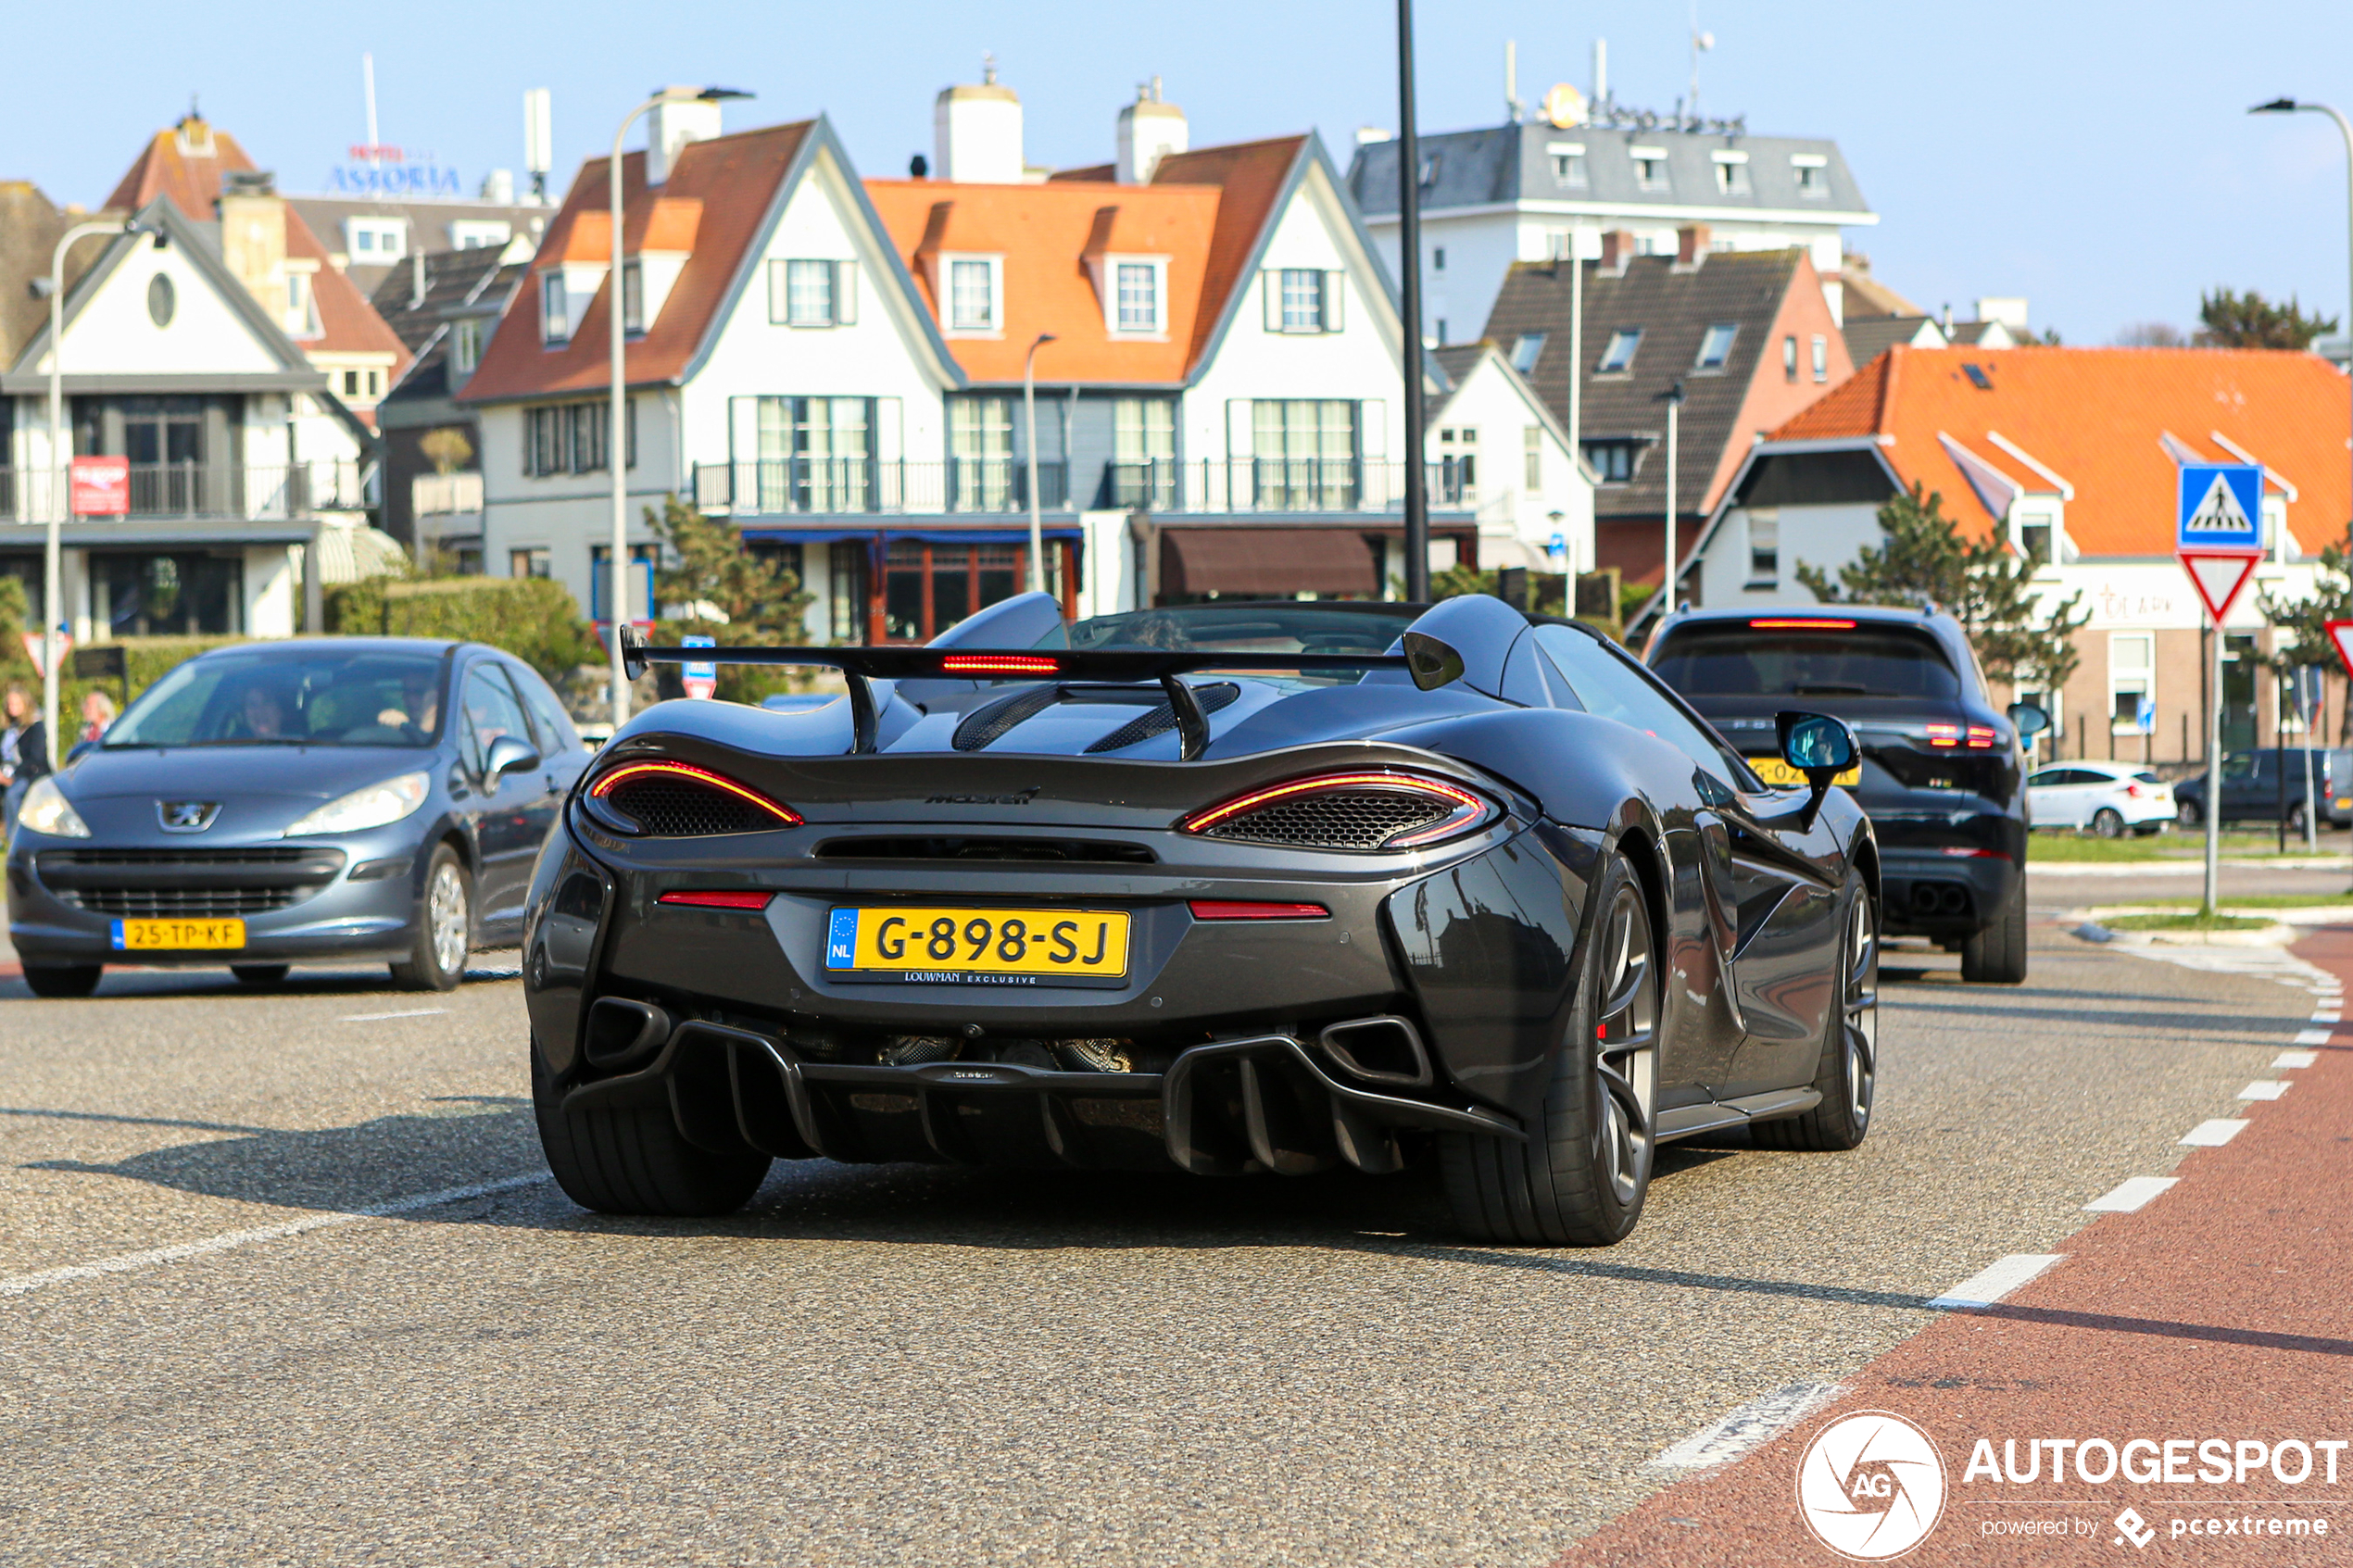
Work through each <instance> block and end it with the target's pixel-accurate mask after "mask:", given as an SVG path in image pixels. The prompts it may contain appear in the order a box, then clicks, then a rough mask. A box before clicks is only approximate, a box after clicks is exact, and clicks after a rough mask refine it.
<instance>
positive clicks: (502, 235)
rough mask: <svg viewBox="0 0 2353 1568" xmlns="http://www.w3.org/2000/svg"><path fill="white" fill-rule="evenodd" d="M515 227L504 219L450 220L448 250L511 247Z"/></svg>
mask: <svg viewBox="0 0 2353 1568" xmlns="http://www.w3.org/2000/svg"><path fill="white" fill-rule="evenodd" d="M514 238H515V226H514V225H513V224H511V223H510V222H508V221H506V220H504V219H490V218H458V219H453V220H450V224H449V248H450V249H452V250H485V249H488V248H489V247H490V246H492V245H499V246H505V245H512V244H513V243H514Z"/></svg>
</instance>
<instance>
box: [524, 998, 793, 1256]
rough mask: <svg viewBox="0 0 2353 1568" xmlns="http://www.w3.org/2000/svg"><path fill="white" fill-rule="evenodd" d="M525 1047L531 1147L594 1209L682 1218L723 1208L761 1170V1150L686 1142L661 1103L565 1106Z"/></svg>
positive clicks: (741, 1200)
mask: <svg viewBox="0 0 2353 1568" xmlns="http://www.w3.org/2000/svg"><path fill="white" fill-rule="evenodd" d="M562 1099H563V1096H562V1094H561V1093H560V1091H559V1090H558V1089H557V1087H556V1085H555V1082H554V1080H553V1079H552V1078H550V1077H549V1076H548V1073H547V1066H546V1064H545V1063H543V1062H542V1061H541V1060H539V1047H538V1043H537V1042H536V1041H535V1042H533V1044H532V1047H531V1103H532V1108H533V1110H535V1112H536V1113H537V1115H538V1120H539V1146H540V1148H542V1149H543V1150H544V1151H545V1152H546V1154H547V1169H548V1170H550V1171H552V1172H554V1173H555V1176H556V1185H558V1186H560V1187H561V1188H563V1189H564V1196H566V1197H567V1198H571V1199H572V1200H573V1202H574V1203H577V1204H579V1205H580V1206H581V1207H582V1208H583V1209H593V1210H597V1211H598V1213H601V1214H655V1215H664V1216H671V1217H678V1218H684V1217H688V1216H697V1215H700V1216H708V1215H712V1214H731V1213H733V1212H735V1211H736V1210H738V1209H740V1208H742V1207H743V1206H744V1204H745V1203H747V1202H748V1201H749V1200H750V1198H751V1195H752V1194H753V1193H755V1192H758V1191H759V1190H760V1184H761V1182H762V1181H764V1180H765V1179H766V1178H767V1175H768V1164H769V1160H768V1156H766V1155H764V1154H761V1153H758V1152H756V1151H753V1150H749V1149H747V1150H745V1151H743V1152H740V1153H736V1154H713V1153H711V1151H710V1150H709V1149H707V1148H698V1147H697V1146H696V1145H694V1144H691V1143H688V1142H687V1141H686V1137H685V1136H684V1135H681V1134H680V1132H679V1131H678V1123H676V1122H674V1121H673V1120H672V1119H671V1115H670V1110H669V1108H668V1107H666V1106H626V1107H603V1108H599V1109H598V1110H573V1111H567V1110H564V1109H563V1107H562Z"/></svg>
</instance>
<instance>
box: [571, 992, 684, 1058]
mask: <svg viewBox="0 0 2353 1568" xmlns="http://www.w3.org/2000/svg"><path fill="white" fill-rule="evenodd" d="M670 1030H671V1022H670V1015H669V1014H668V1013H666V1012H664V1011H662V1010H661V1009H660V1008H658V1007H655V1006H654V1005H653V1004H652V1003H650V1002H634V1001H631V1000H629V999H628V998H627V997H598V998H597V999H596V1000H595V1001H594V1002H592V1003H590V1004H589V1008H588V1031H587V1039H586V1041H585V1043H584V1047H583V1054H585V1056H586V1057H587V1059H588V1064H589V1065H590V1066H591V1067H601V1068H608V1069H610V1068H622V1067H635V1066H636V1065H638V1064H639V1063H640V1062H643V1061H645V1060H648V1059H649V1058H651V1057H652V1056H653V1054H654V1053H655V1052H656V1051H659V1050H661V1047H662V1044H663V1042H664V1041H666V1040H668V1039H669V1038H670Z"/></svg>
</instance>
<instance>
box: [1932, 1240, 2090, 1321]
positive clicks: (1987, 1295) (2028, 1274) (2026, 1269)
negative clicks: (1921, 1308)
mask: <svg viewBox="0 0 2353 1568" xmlns="http://www.w3.org/2000/svg"><path fill="white" fill-rule="evenodd" d="M2066 1257H2067V1254H2066V1253H2064V1252H2013V1253H2011V1254H2010V1255H2009V1256H2008V1257H2007V1258H2005V1259H2003V1260H2002V1261H2000V1262H1998V1263H1995V1264H1994V1266H1993V1267H1992V1268H1990V1269H1986V1270H1984V1271H1982V1273H1974V1274H1971V1275H1969V1278H1967V1279H1965V1280H1963V1281H1961V1283H1960V1284H1958V1285H1957V1286H1953V1288H1952V1289H1950V1290H1948V1291H1946V1292H1945V1293H1944V1295H1942V1296H1938V1297H1934V1298H1931V1300H1930V1301H1929V1303H1928V1304H1929V1305H1930V1306H1931V1307H1944V1308H1947V1309H1951V1310H1954V1311H1968V1310H1969V1309H1970V1308H1972V1307H1990V1306H1992V1305H1993V1304H1994V1302H1996V1301H1999V1300H2000V1299H2001V1298H2003V1297H2005V1296H2007V1295H2008V1294H2009V1293H2010V1292H2011V1291H2013V1290H2016V1289H2017V1288H2018V1287H2019V1286H2021V1285H2024V1284H2025V1283H2026V1282H2027V1281H2028V1280H2031V1279H2032V1278H2033V1277H2034V1276H2035V1275H2036V1274H2039V1273H2042V1272H2043V1271H2044V1270H2045V1269H2047V1268H2049V1267H2050V1266H2051V1265H2052V1264H2054V1263H2057V1262H2061V1261H2065V1259H2066Z"/></svg>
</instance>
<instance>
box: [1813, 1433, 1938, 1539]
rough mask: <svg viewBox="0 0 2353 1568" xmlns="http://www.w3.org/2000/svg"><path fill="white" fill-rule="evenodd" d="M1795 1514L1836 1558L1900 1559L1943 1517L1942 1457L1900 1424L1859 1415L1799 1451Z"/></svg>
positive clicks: (1928, 1442) (1920, 1435) (1923, 1437)
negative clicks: (1803, 1450)
mask: <svg viewBox="0 0 2353 1568" xmlns="http://www.w3.org/2000/svg"><path fill="white" fill-rule="evenodd" d="M1797 1511H1798V1514H1799V1516H1800V1517H1801V1518H1803V1519H1804V1520H1805V1521H1806V1528H1807V1529H1808V1530H1811V1531H1812V1532H1813V1533H1814V1538H1815V1539H1816V1540H1818V1541H1820V1542H1821V1543H1822V1544H1823V1545H1824V1546H1826V1547H1828V1548H1830V1549H1831V1550H1832V1551H1834V1552H1837V1553H1838V1554H1839V1555H1840V1556H1842V1557H1846V1558H1852V1559H1854V1560H1855V1561H1856V1562H1886V1561H1887V1560H1889V1559H1890V1558H1895V1557H1901V1556H1903V1555H1904V1554H1905V1553H1906V1552H1907V1551H1909V1550H1911V1549H1913V1548H1914V1547H1916V1546H1918V1545H1919V1544H1920V1542H1921V1541H1923V1540H1925V1539H1927V1538H1928V1533H1929V1532H1930V1531H1931V1530H1933V1529H1935V1528H1936V1522H1937V1520H1938V1519H1939V1518H1941V1517H1943V1515H1944V1456H1942V1455H1941V1454H1939V1453H1938V1452H1937V1451H1936V1445H1935V1444H1934V1443H1933V1442H1931V1440H1930V1439H1929V1436H1928V1434H1927V1433H1925V1432H1923V1431H1921V1430H1920V1429H1919V1427H1917V1426H1915V1425H1913V1424H1911V1423H1910V1422H1908V1421H1906V1420H1905V1419H1904V1418H1903V1417H1902V1416H1900V1415H1891V1414H1889V1413H1888V1412H1887V1411H1856V1413H1855V1414H1853V1415H1850V1416H1845V1417H1843V1418H1841V1419H1840V1420H1837V1421H1833V1422H1831V1424H1829V1425H1828V1426H1825V1427H1823V1428H1822V1429H1821V1430H1820V1431H1819V1432H1817V1433H1816V1434H1814V1440H1813V1441H1812V1442H1810V1443H1808V1444H1806V1452H1805V1455H1804V1457H1802V1458H1801V1459H1799V1461H1797Z"/></svg>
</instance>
